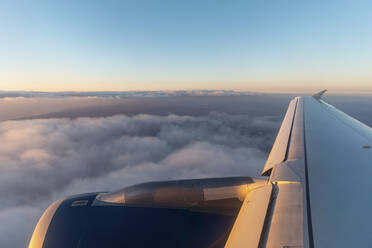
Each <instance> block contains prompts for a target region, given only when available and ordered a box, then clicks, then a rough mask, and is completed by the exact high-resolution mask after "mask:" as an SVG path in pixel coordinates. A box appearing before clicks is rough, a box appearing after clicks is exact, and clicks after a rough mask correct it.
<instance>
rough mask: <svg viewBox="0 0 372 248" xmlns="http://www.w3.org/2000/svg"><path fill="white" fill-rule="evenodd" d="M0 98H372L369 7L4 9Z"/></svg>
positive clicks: (151, 2)
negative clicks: (239, 93)
mask: <svg viewBox="0 0 372 248" xmlns="http://www.w3.org/2000/svg"><path fill="white" fill-rule="evenodd" d="M0 23H1V28H0V90H43V91H49V90H51V91H65V90H84V91H89V90H177V89H235V90H261V91H278V90H282V91H313V90H314V89H319V88H324V87H325V88H328V89H330V90H333V91H340V92H341V91H342V92H366V91H370V92H372V70H371V65H372V63H371V62H372V2H371V1H359V0H356V1H343V0H337V1H318V0H312V1H298V0H293V1H286V0H280V1H278V0H272V1H268V0H257V1H253V0H252V1H248V0H245V1H234V0H229V1H227V0H223V1H219V0H213V1H212V0H205V1H201V0H199V1H194V0H187V1H186V0H184V1H176V0H172V1H168V0H162V1H158V0H147V1H145V0H133V1H125V0H122V1H94V0H89V1H83V0H80V1H76V0H74V1H72V0H71V1H70V0H68V1H57V0H55V1H38V0H33V1H29V0H24V1H17V0H2V1H1V2H0Z"/></svg>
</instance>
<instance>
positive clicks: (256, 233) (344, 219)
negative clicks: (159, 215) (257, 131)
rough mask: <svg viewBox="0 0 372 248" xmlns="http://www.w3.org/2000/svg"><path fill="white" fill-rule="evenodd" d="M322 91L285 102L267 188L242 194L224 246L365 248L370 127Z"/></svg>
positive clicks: (371, 171) (370, 240) (371, 183)
mask: <svg viewBox="0 0 372 248" xmlns="http://www.w3.org/2000/svg"><path fill="white" fill-rule="evenodd" d="M323 93H324V92H321V93H319V94H316V95H314V96H313V97H297V98H295V99H294V100H292V101H291V103H290V105H289V108H288V111H287V114H286V116H285V118H284V120H283V123H282V126H281V128H280V131H279V133H278V136H277V138H276V141H275V143H274V146H273V148H272V151H271V153H270V155H269V158H268V160H267V162H266V164H265V168H264V170H263V172H262V174H263V175H267V176H270V179H269V184H268V185H267V186H266V189H262V188H260V191H258V190H256V191H255V192H251V193H250V194H248V195H247V197H246V199H245V201H244V203H243V205H242V208H241V212H240V213H239V215H238V217H237V220H236V222H235V224H234V227H233V230H232V232H231V234H230V236H229V239H228V242H227V247H371V246H372V233H371V227H370V223H371V221H372V211H370V208H371V205H372V197H371V192H372V180H371V176H372V149H371V146H372V129H371V128H370V127H368V126H366V125H364V124H362V123H361V122H359V121H357V120H356V119H353V118H352V117H350V116H348V115H347V114H345V113H343V112H342V111H340V110H338V109H336V108H335V107H333V106H331V105H329V104H328V103H326V102H324V101H323V100H321V94H323ZM270 184H271V185H270ZM255 206H256V207H255ZM250 209H255V211H256V212H255V214H254V215H252V213H251V214H250V216H249V215H247V214H245V215H244V213H245V212H244V211H247V210H250ZM262 209H264V210H262ZM260 213H261V214H260ZM258 216H261V217H258ZM262 216H264V217H262ZM257 218H260V221H258V220H257ZM262 218H264V220H263V219H262ZM255 219H256V222H255ZM252 223H254V224H252ZM257 223H258V224H257ZM257 229H258V230H257ZM247 233H249V234H252V235H249V234H248V235H247ZM250 236H252V237H250ZM254 237H255V238H254Z"/></svg>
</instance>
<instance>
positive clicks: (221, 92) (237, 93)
mask: <svg viewBox="0 0 372 248" xmlns="http://www.w3.org/2000/svg"><path fill="white" fill-rule="evenodd" d="M254 94H259V93H255V92H250V91H236V90H178V91H90V92H78V91H77V92H75V91H65V92H41V91H0V98H8V97H119V98H121V97H170V96H246V95H254Z"/></svg>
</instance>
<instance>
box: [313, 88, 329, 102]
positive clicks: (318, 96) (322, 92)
mask: <svg viewBox="0 0 372 248" xmlns="http://www.w3.org/2000/svg"><path fill="white" fill-rule="evenodd" d="M326 91H327V90H322V91H320V92H318V93H315V94H314V95H312V97H314V98H315V99H316V100H318V101H319V100H320V99H321V98H322V96H323V94H324V93H325V92H326Z"/></svg>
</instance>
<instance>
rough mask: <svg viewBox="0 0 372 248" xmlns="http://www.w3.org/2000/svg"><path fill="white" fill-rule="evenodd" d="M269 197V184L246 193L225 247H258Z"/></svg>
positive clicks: (270, 193) (270, 191)
mask: <svg viewBox="0 0 372 248" xmlns="http://www.w3.org/2000/svg"><path fill="white" fill-rule="evenodd" d="M271 196H272V185H271V184H268V185H265V186H263V187H260V188H256V189H254V190H251V191H250V192H249V193H248V195H247V196H246V198H245V200H244V202H243V205H242V207H241V209H240V212H239V215H238V217H237V219H236V221H235V223H234V226H233V228H232V230H231V233H230V236H229V238H228V240H227V242H226V246H225V247H227V248H240V247H258V245H259V243H260V237H261V233H262V229H263V227H264V223H265V218H266V213H267V209H268V207H269V203H270V200H271Z"/></svg>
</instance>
